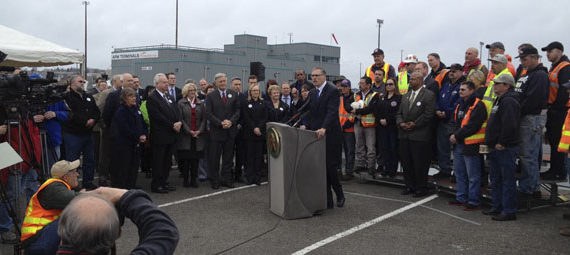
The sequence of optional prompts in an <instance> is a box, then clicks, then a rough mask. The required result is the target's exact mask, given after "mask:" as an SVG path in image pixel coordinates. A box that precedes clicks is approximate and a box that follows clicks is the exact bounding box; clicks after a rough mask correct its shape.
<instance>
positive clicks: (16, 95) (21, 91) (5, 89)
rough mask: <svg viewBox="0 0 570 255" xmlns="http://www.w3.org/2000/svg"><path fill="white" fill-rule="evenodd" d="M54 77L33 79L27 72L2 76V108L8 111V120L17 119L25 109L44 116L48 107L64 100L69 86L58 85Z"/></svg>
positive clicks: (0, 84)
mask: <svg viewBox="0 0 570 255" xmlns="http://www.w3.org/2000/svg"><path fill="white" fill-rule="evenodd" d="M53 77H54V73H53V72H48V73H47V77H46V78H45V79H31V78H30V77H29V76H28V74H27V72H25V71H21V72H20V73H19V74H18V75H11V74H8V75H5V74H4V75H0V107H1V108H4V109H6V110H7V114H8V119H12V118H17V116H18V113H20V112H21V111H22V110H23V109H25V110H26V111H27V112H30V113H32V115H35V114H42V113H43V112H44V110H45V108H46V107H47V106H48V105H51V104H54V103H57V102H59V101H60V100H62V99H63V98H64V96H65V93H66V87H67V86H62V85H57V84H56V83H57V80H56V79H54V78H53Z"/></svg>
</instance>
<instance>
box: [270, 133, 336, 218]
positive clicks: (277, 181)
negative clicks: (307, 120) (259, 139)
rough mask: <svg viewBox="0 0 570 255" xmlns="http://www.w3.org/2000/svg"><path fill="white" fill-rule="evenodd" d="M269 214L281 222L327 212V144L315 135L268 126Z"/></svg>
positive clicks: (323, 139)
mask: <svg viewBox="0 0 570 255" xmlns="http://www.w3.org/2000/svg"><path fill="white" fill-rule="evenodd" d="M267 157H268V160H269V190H270V195H269V199H270V203H269V204H270V211H271V212H273V213H275V214H277V215H279V216H281V217H283V218H284V219H288V220H289V219H299V218H307V217H312V216H313V214H314V213H315V212H317V211H319V210H324V209H326V208H327V194H326V183H327V176H326V143H325V138H322V139H320V140H317V135H316V134H315V132H314V131H309V130H300V129H297V128H293V127H290V126H288V125H285V124H281V123H276V122H270V123H267Z"/></svg>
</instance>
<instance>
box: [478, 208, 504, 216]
mask: <svg viewBox="0 0 570 255" xmlns="http://www.w3.org/2000/svg"><path fill="white" fill-rule="evenodd" d="M481 213H483V214H485V215H492V216H495V215H499V214H501V212H500V211H496V210H493V209H489V210H484V211H482V212H481Z"/></svg>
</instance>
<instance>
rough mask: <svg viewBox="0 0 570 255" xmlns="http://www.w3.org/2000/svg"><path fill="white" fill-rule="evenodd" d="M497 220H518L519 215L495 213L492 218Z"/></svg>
mask: <svg viewBox="0 0 570 255" xmlns="http://www.w3.org/2000/svg"><path fill="white" fill-rule="evenodd" d="M492 219H493V220H495V221H510V220H516V219H517V216H516V215H515V214H514V213H512V214H502V213H501V214H499V215H495V216H493V218H492Z"/></svg>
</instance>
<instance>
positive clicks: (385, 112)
mask: <svg viewBox="0 0 570 255" xmlns="http://www.w3.org/2000/svg"><path fill="white" fill-rule="evenodd" d="M401 103H402V95H396V94H394V95H393V96H392V97H391V98H388V94H386V95H384V97H382V98H381V99H380V100H378V102H376V106H375V111H374V112H375V113H374V114H375V116H376V122H377V124H376V125H378V126H379V127H384V126H382V125H381V124H380V120H381V119H386V122H387V125H386V127H388V128H394V129H396V128H397V127H396V114H398V110H399V109H400V104H401Z"/></svg>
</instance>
